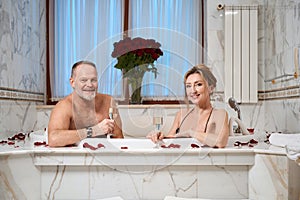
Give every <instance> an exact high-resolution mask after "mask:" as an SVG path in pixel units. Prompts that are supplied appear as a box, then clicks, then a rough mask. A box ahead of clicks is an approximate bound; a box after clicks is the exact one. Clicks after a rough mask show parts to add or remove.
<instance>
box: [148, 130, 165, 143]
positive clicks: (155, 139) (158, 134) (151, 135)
mask: <svg viewBox="0 0 300 200" xmlns="http://www.w3.org/2000/svg"><path fill="white" fill-rule="evenodd" d="M146 137H147V138H148V139H151V140H152V142H154V143H157V142H158V141H159V140H162V139H164V134H163V133H162V132H155V131H151V132H150V133H149V134H148V135H147V136H146Z"/></svg>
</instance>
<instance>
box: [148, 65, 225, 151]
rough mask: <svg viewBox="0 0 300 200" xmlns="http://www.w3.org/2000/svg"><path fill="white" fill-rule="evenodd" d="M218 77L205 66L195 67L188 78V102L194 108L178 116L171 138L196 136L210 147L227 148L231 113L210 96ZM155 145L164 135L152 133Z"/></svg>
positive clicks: (150, 135)
mask: <svg viewBox="0 0 300 200" xmlns="http://www.w3.org/2000/svg"><path fill="white" fill-rule="evenodd" d="M216 82H217V80H216V78H215V76H214V75H213V74H212V72H211V71H210V69H209V68H208V67H206V66H205V65H203V64H201V65H198V66H194V67H192V68H191V69H190V70H189V71H188V72H187V73H186V74H185V76H184V85H185V92H186V100H188V101H190V102H192V103H193V104H194V107H193V108H190V109H189V108H188V109H186V110H181V111H179V112H178V113H177V114H176V117H175V120H174V123H173V125H172V128H171V130H170V131H169V133H168V134H167V137H193V138H196V139H198V140H199V141H200V142H201V143H203V144H205V145H208V146H210V147H218V148H223V147H225V146H226V145H227V141H228V136H229V125H228V114H227V112H226V111H225V110H224V109H216V108H213V107H212V105H211V102H210V95H211V94H212V92H213V90H214V88H215V87H216ZM147 137H148V138H150V139H151V140H152V141H153V142H155V143H156V142H158V141H159V140H162V139H163V138H164V137H165V136H164V134H163V133H161V132H160V133H150V134H148V136H147Z"/></svg>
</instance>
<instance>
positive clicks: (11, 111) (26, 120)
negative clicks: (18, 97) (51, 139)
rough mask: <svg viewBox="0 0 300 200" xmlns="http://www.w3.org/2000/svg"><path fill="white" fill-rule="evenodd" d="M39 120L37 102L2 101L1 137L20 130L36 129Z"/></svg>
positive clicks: (0, 107) (0, 106) (0, 116)
mask: <svg viewBox="0 0 300 200" xmlns="http://www.w3.org/2000/svg"><path fill="white" fill-rule="evenodd" d="M36 121H37V112H36V103H35V102H26V101H11V100H1V101H0V138H3V137H10V136H12V135H13V134H15V133H18V132H21V131H23V132H30V131H32V130H34V125H35V124H36Z"/></svg>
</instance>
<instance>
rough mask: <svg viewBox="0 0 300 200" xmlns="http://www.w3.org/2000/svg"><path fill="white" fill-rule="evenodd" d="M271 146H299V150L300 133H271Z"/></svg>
mask: <svg viewBox="0 0 300 200" xmlns="http://www.w3.org/2000/svg"><path fill="white" fill-rule="evenodd" d="M269 141H270V143H271V144H272V145H275V146H279V147H285V146H299V148H300V133H290V134H282V133H272V134H271V136H270V137H269Z"/></svg>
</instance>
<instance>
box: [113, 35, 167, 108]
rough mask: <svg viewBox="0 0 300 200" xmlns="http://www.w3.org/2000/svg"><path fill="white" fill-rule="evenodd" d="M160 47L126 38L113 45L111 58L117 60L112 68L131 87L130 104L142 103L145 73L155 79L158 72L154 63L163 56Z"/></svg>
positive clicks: (147, 41) (151, 41)
mask: <svg viewBox="0 0 300 200" xmlns="http://www.w3.org/2000/svg"><path fill="white" fill-rule="evenodd" d="M160 47H161V44H160V43H159V42H156V41H155V40H153V39H144V38H140V37H136V38H130V37H126V38H124V39H123V40H120V41H119V42H115V43H114V50H113V52H112V54H111V56H112V57H113V58H117V64H116V65H115V66H114V67H115V68H117V69H120V70H122V74H123V78H127V80H128V84H129V86H130V87H131V95H130V103H132V104H141V103H142V96H141V89H142V82H143V77H144V75H145V73H146V72H152V73H154V77H155V78H156V77H157V74H158V72H157V68H156V67H155V65H154V62H155V61H156V60H157V59H158V58H159V57H160V56H162V55H163V52H162V50H161V49H160Z"/></svg>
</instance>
